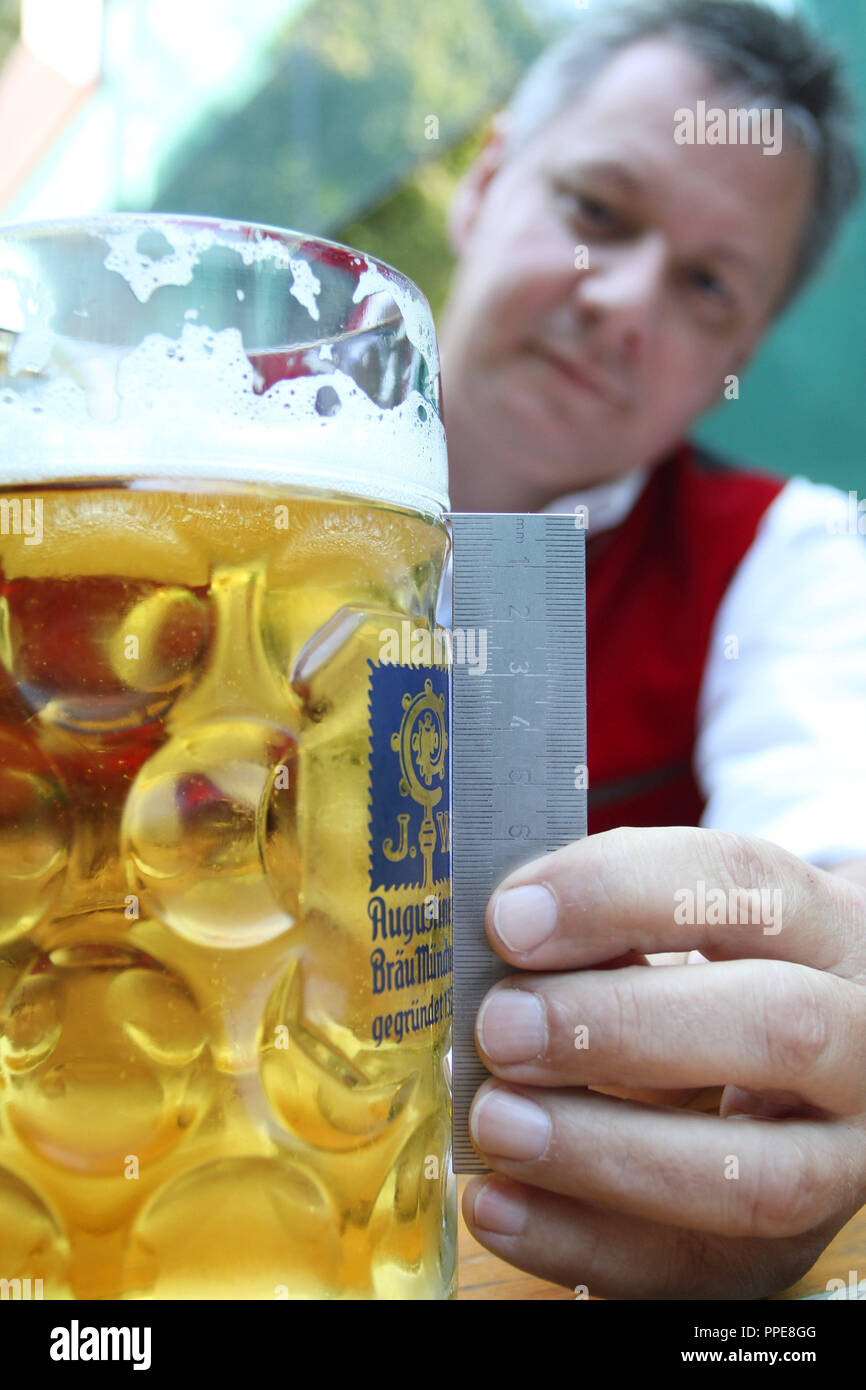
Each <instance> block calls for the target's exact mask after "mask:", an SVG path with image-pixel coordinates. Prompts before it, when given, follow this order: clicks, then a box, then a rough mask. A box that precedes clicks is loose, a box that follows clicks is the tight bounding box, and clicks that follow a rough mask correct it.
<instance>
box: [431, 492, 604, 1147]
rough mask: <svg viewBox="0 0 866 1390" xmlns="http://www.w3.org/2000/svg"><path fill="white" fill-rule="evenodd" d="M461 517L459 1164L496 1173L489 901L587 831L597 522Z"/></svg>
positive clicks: (456, 596)
mask: <svg viewBox="0 0 866 1390" xmlns="http://www.w3.org/2000/svg"><path fill="white" fill-rule="evenodd" d="M449 520H450V523H451V534H452V539H453V556H452V595H453V611H452V646H453V664H452V668H451V669H452V687H451V694H452V707H451V759H452V766H451V775H452V802H451V826H452V834H451V853H452V892H453V904H454V906H453V951H454V982H453V983H454V996H453V1007H454V1017H453V1028H452V1040H453V1056H452V1061H453V1111H452V1138H453V1168H454V1172H455V1173H485V1172H487V1171H488V1169H487V1168H486V1167H485V1165H484V1164H483V1163H482V1161H481V1159H480V1158H479V1157H478V1154H477V1153H476V1151H475V1149H474V1148H473V1147H472V1142H471V1140H470V1138H469V1125H468V1120H469V1108H470V1106H471V1104H472V1099H473V1097H474V1095H475V1093H476V1091H477V1090H478V1088H479V1086H480V1085H481V1084H482V1082H483V1081H484V1080H485V1078H486V1077H487V1076H488V1072H487V1070H486V1069H485V1067H484V1066H483V1065H482V1063H481V1061H480V1059H479V1056H478V1053H477V1051H476V1048H475V1019H476V1017H477V1014H478V1008H479V1005H480V1004H481V1001H482V999H483V998H484V995H485V994H486V993H487V991H488V989H490V987H491V985H492V984H494V983H495V981H496V980H498V979H501V978H502V977H503V976H504V975H508V974H513V973H514V972H513V967H511V966H509V965H506V964H505V963H504V962H503V961H501V960H500V959H499V957H498V956H496V955H495V954H494V952H493V951H492V950H491V949H490V946H489V945H488V942H487V936H486V933H485V931H484V909H485V906H486V904H487V901H488V899H489V897H490V895H491V893H492V891H493V889H494V888H495V887H496V885H497V883H498V882H499V881H500V880H501V879H502V878H503V877H504V876H505V875H506V874H507V873H509V872H510V871H511V870H512V869H515V868H517V867H518V866H519V865H520V864H525V863H527V862H528V861H529V860H530V859H535V858H537V857H538V856H539V855H541V854H545V853H547V852H548V851H549V850H554V849H559V848H560V847H561V846H562V845H565V844H568V843H569V842H570V841H572V840H575V839H578V838H579V837H580V836H582V835H585V834H586V781H587V779H586V604H585V580H584V538H585V530H584V518H583V517H582V516H581V515H580V514H579V513H577V514H572V513H568V514H546V513H533V514H530V515H519V514H517V513H506V514H502V515H497V514H494V513H487V512H477V513H476V512H461V513H456V512H455V513H452V514H451V516H450V518H449ZM461 633H462V634H463V635H464V636H463V643H462V645H461ZM485 640H486V670H485V669H484V663H483V662H482V661H481V660H480V659H479V657H480V655H481V652H482V650H483V645H484V641H485ZM473 641H474V646H473V645H472V642H473ZM463 652H465V653H466V655H467V656H468V657H471V660H469V659H466V660H461V654H462V653H463Z"/></svg>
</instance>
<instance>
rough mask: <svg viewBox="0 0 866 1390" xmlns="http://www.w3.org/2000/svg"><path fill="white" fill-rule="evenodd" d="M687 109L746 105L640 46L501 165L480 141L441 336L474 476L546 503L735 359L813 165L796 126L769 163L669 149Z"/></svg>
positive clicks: (779, 262) (771, 291)
mask: <svg viewBox="0 0 866 1390" xmlns="http://www.w3.org/2000/svg"><path fill="white" fill-rule="evenodd" d="M699 100H704V101H705V102H706V103H707V106H708V107H710V106H721V107H723V108H724V109H725V111H727V109H728V108H729V107H732V106H742V105H746V104H748V103H744V102H743V101H741V100H739V99H737V97H736V96H733V95H731V94H730V93H729V92H727V93H726V92H725V91H723V90H720V89H719V88H718V86H717V84H716V83H714V82H712V81H711V80H710V77H709V74H708V72H707V70H706V69H705V68H704V66H703V65H702V64H701V63H700V61H699V60H698V59H697V58H695V57H693V56H692V55H691V54H689V53H688V52H686V51H685V50H683V49H682V48H680V47H678V46H677V45H675V44H673V43H672V42H670V41H667V40H660V39H659V40H656V39H654V40H646V41H642V42H640V43H636V44H634V45H632V46H631V47H629V48H627V49H625V50H624V51H623V52H621V53H620V54H619V55H618V56H617V57H615V58H614V59H613V60H612V61H611V62H610V63H609V64H608V66H607V67H606V68H604V69H603V70H602V72H601V73H600V75H599V77H598V78H597V80H596V81H595V82H594V83H593V84H592V85H591V86H590V88H589V90H588V91H587V93H586V94H585V96H584V98H583V99H582V100H581V101H579V102H578V103H577V104H576V105H574V106H572V107H570V108H569V109H567V110H566V111H564V112H562V113H560V115H559V116H557V117H555V118H554V119H553V120H552V121H551V122H550V123H549V124H548V125H547V126H546V127H545V128H544V129H543V130H542V131H540V132H539V133H538V134H537V135H536V136H535V138H534V139H533V140H532V141H531V142H530V144H529V145H528V146H527V147H526V149H525V150H523V151H522V152H521V153H520V154H519V155H517V156H515V158H514V159H513V160H511V161H509V162H507V163H505V164H504V165H501V166H500V165H499V156H498V153H497V144H496V141H495V140H494V142H493V144H492V145H491V147H490V148H489V149H488V150H487V151H486V152H485V154H484V155H483V156H482V157H481V158H480V160H479V161H478V163H477V164H476V166H475V169H474V170H473V171H471V172H470V175H469V176H468V178H467V180H466V181H465V184H464V188H463V191H462V197H461V199H460V202H459V204H458V211H457V213H456V215H455V216H454V218H453V221H452V235H453V237H454V240H455V245H456V249H457V251H458V254H459V262H458V266H457V271H456V275H455V280H454V283H453V285H452V290H451V296H450V300H449V304H448V306H447V309H446V314H445V318H444V322H443V325H442V328H441V331H440V341H441V346H442V361H443V389H444V402H445V425H446V430H448V427H449V418H451V415H453V419H454V421H455V422H460V421H461V420H463V421H466V420H467V419H469V418H471V419H472V420H473V421H475V422H476V425H478V424H480V425H481V427H482V430H483V437H484V441H485V457H484V458H477V457H475V458H474V459H473V460H472V461H471V466H472V467H473V468H474V469H476V470H484V472H486V473H490V474H491V475H493V474H495V473H497V472H500V473H505V474H508V475H510V476H511V477H525V476H527V475H531V476H532V478H533V481H534V484H535V485H537V487H538V488H539V489H540V490H541V491H547V492H548V495H551V496H552V495H554V493H555V492H556V490H557V489H558V490H560V491H567V490H568V489H569V488H570V487H579V486H581V485H586V484H590V483H594V482H598V481H601V480H602V479H604V478H611V477H616V476H618V475H620V474H622V473H626V472H629V471H631V470H632V469H634V468H637V467H639V466H641V465H643V464H646V463H650V462H654V461H655V460H656V459H658V458H659V457H661V456H662V455H663V454H664V453H665V452H666V451H667V450H668V449H669V448H670V447H671V446H672V445H673V444H674V443H675V442H676V440H677V439H679V438H681V437H682V436H683V435H684V434H685V433H687V431H688V429H689V427H690V425H691V423H692V422H693V421H694V420H695V418H696V417H697V416H698V415H700V414H701V413H703V412H704V411H705V410H706V409H708V408H709V407H710V406H711V405H712V404H713V403H714V402H715V401H716V400H717V399H718V398H719V397H720V395H721V393H722V392H723V390H724V387H725V377H726V375H728V374H729V373H736V372H738V371H739V370H740V369H741V368H742V367H743V366H744V365H745V363H746V362H747V360H748V358H749V355H750V354H751V352H752V349H753V347H754V346H755V344H756V343H757V341H758V340H759V338H760V336H761V334H762V333H763V332H764V330H765V329H766V327H767V326H768V324H769V322H770V321H771V318H772V314H773V311H774V308H775V306H776V304H777V303H778V300H779V296H780V294H781V292H782V291H783V289H784V286H785V284H786V282H787V279H788V276H789V273H790V271H791V269H792V267H793V264H794V260H795V257H796V252H797V248H798V244H799V237H800V233H801V230H802V227H803V224H804V221H805V218H806V216H807V213H808V210H809V207H810V201H811V197H812V190H813V178H814V174H813V165H812V161H811V158H810V157H809V156H808V155H807V154H806V153H805V152H804V151H803V149H802V148H801V146H800V145H799V142H798V141H797V139H796V136H795V135H794V132H793V131H791V129H790V127H788V128H787V129H786V130H785V131H784V137H783V144H782V150H781V152H780V153H778V154H776V155H770V154H767V155H765V154H764V153H763V148H762V146H761V145H757V144H756V145H751V144H749V145H745V144H730V145H707V144H704V145H699V144H692V145H680V144H677V143H676V142H675V140H674V130H675V125H676V122H675V118H674V112H675V111H676V110H677V109H678V108H680V107H689V108H691V109H694V108H695V106H696V103H697V102H698V101H699ZM579 247H585V248H586V259H587V265H586V268H576V257H578V258H579V256H580V254H581V253H580V252H579V251H578V250H577V248H579ZM735 408H736V407H735V406H732V409H735ZM449 412H451V414H449ZM455 462H456V463H457V466H461V467H462V466H469V460H466V462H465V465H464V462H463V461H459V460H455Z"/></svg>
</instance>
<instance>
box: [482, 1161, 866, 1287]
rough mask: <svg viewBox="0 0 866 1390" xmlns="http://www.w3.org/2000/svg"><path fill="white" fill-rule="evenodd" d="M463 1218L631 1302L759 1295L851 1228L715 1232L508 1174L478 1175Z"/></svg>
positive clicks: (525, 1258) (506, 1252)
mask: <svg viewBox="0 0 866 1390" xmlns="http://www.w3.org/2000/svg"><path fill="white" fill-rule="evenodd" d="M463 1216H464V1220H465V1221H466V1224H467V1226H468V1227H469V1229H470V1231H471V1232H472V1234H473V1236H474V1237H475V1239H476V1240H477V1241H479V1242H480V1243H481V1244H482V1245H483V1246H484V1247H485V1248H486V1249H487V1250H490V1251H492V1252H493V1254H494V1255H498V1256H499V1258H500V1259H503V1260H507V1261H508V1263H509V1264H513V1265H516V1266H517V1268H518V1269H523V1270H526V1272H527V1273H528V1274H534V1275H535V1276H536V1277H537V1278H539V1279H548V1280H550V1281H551V1282H552V1283H554V1284H562V1285H564V1286H565V1287H566V1288H570V1289H572V1290H574V1291H575V1292H576V1296H577V1297H593V1298H621V1299H638V1298H640V1299H663V1298H668V1299H709V1298H726V1299H758V1298H766V1297H767V1296H768V1295H769V1294H773V1293H778V1292H780V1291H781V1290H782V1289H786V1288H790V1286H791V1285H792V1284H794V1283H796V1281H797V1280H798V1279H800V1278H802V1276H803V1275H804V1274H805V1273H806V1272H807V1271H808V1270H809V1269H811V1267H812V1265H813V1264H814V1262H815V1260H816V1259H817V1257H818V1255H819V1254H820V1252H821V1250H823V1248H824V1246H825V1245H826V1244H827V1242H828V1241H829V1240H831V1239H832V1237H833V1235H835V1233H836V1231H837V1230H839V1229H840V1227H841V1226H842V1225H843V1224H844V1221H843V1218H841V1217H840V1218H837V1219H836V1220H834V1221H833V1222H832V1223H830V1224H829V1225H828V1226H825V1227H823V1228H821V1229H820V1230H819V1231H816V1232H814V1233H810V1234H809V1236H808V1237H806V1238H804V1237H803V1236H802V1235H798V1236H793V1237H789V1238H787V1239H782V1240H777V1241H773V1242H772V1243H771V1245H770V1247H769V1249H768V1243H767V1242H766V1241H764V1240H756V1239H753V1240H743V1239H733V1238H730V1237H725V1236H708V1235H706V1234H704V1233H702V1232H699V1231H684V1230H681V1229H679V1228H675V1227H671V1226H661V1225H658V1224H657V1223H656V1222H654V1221H644V1220H641V1219H638V1218H635V1217H634V1216H624V1215H623V1214H622V1213H620V1212H616V1211H611V1210H609V1209H607V1208H605V1207H600V1206H595V1205H593V1204H592V1203H590V1202H583V1201H580V1200H577V1199H574V1198H569V1197H563V1196H560V1195H558V1194H556V1193H552V1192H543V1191H541V1190H540V1189H538V1188H532V1187H528V1186H525V1185H524V1184H522V1183H518V1182H513V1181H511V1180H510V1179H506V1178H502V1177H499V1176H494V1177H485V1178H473V1179H472V1181H471V1182H469V1183H468V1184H467V1186H466V1189H465V1191H464V1193H463Z"/></svg>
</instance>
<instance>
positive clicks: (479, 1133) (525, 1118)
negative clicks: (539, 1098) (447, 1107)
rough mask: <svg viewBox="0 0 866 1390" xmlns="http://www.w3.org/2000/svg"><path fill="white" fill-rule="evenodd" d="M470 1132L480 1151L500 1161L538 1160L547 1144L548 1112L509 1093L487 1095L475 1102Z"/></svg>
mask: <svg viewBox="0 0 866 1390" xmlns="http://www.w3.org/2000/svg"><path fill="white" fill-rule="evenodd" d="M470 1129H471V1131H472V1137H473V1139H474V1140H475V1142H476V1144H477V1145H478V1147H479V1149H483V1150H484V1152H485V1153H489V1154H496V1155H498V1156H499V1157H500V1158H516V1159H528V1158H541V1155H542V1154H543V1153H544V1151H545V1149H546V1148H547V1145H548V1143H549V1142H550V1120H549V1119H548V1117H547V1112H546V1111H544V1110H542V1108H541V1106H540V1105H535V1104H534V1102H533V1101H531V1100H525V1099H524V1097H523V1096H514V1095H511V1093H510V1092H509V1091H488V1092H487V1094H486V1095H484V1096H482V1097H481V1099H480V1100H479V1101H476V1103H475V1105H474V1106H473V1107H472V1112H471V1117H470Z"/></svg>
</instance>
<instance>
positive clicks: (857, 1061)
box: [475, 960, 866, 1115]
mask: <svg viewBox="0 0 866 1390" xmlns="http://www.w3.org/2000/svg"><path fill="white" fill-rule="evenodd" d="M475 1041H476V1046H477V1049H478V1052H479V1054H480V1056H481V1059H482V1061H483V1062H484V1064H485V1066H486V1067H487V1069H488V1070H489V1071H491V1072H492V1073H493V1074H494V1076H498V1077H501V1078H502V1079H503V1080H504V1081H508V1082H510V1083H514V1084H516V1085H523V1086H567V1085H574V1086H591V1085H616V1086H629V1087H635V1086H650V1087H652V1086H658V1087H665V1088H667V1087H674V1088H680V1087H682V1088H686V1087H696V1086H698V1087H703V1086H723V1085H725V1084H728V1083H729V1084H732V1085H735V1086H738V1087H740V1088H741V1089H743V1090H745V1091H761V1092H775V1091H784V1092H790V1093H792V1094H794V1095H795V1096H797V1097H799V1099H800V1102H801V1103H802V1102H805V1103H806V1104H809V1105H812V1106H815V1107H816V1108H819V1109H821V1110H823V1111H829V1112H831V1113H833V1114H838V1115H859V1114H860V1113H861V1112H864V1111H866V991H864V990H863V989H862V988H861V986H859V985H855V984H852V983H851V981H850V980H841V979H839V978H838V977H837V976H836V975H830V974H827V973H826V972H825V971H820V970H809V969H808V968H807V967H806V966H804V965H792V964H790V963H789V962H787V961H775V960H774V961H744V960H736V961H719V962H716V963H714V964H712V965H688V966H668V967H667V968H665V969H649V970H648V969H645V968H639V967H636V966H632V967H626V968H624V969H622V970H611V971H598V970H580V971H572V972H568V973H564V974H551V975H536V974H523V975H521V976H519V977H512V978H510V979H508V980H505V981H502V982H500V983H499V984H497V985H495V986H494V987H493V988H492V989H491V990H490V991H489V992H488V993H487V995H486V996H485V998H484V1000H483V1001H482V1004H481V1008H480V1010H479V1012H478V1018H477V1020H476V1024H475Z"/></svg>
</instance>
